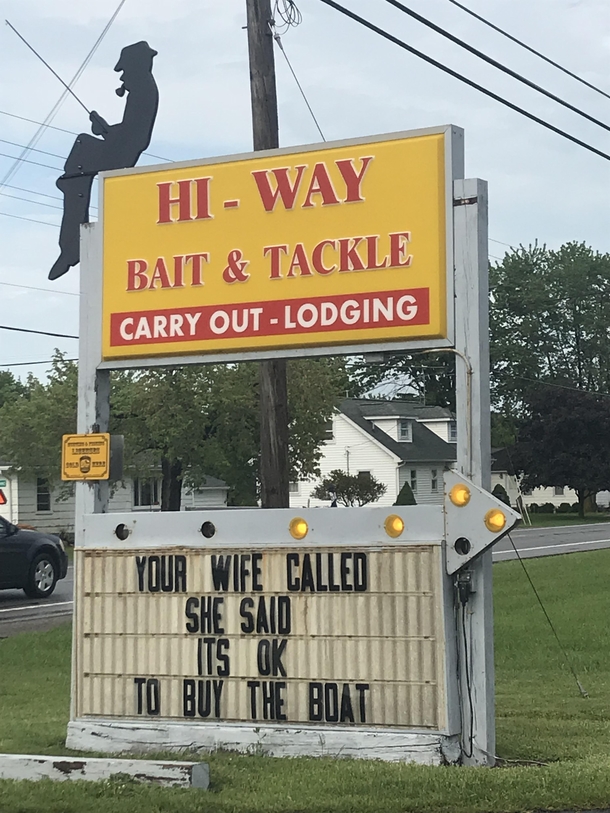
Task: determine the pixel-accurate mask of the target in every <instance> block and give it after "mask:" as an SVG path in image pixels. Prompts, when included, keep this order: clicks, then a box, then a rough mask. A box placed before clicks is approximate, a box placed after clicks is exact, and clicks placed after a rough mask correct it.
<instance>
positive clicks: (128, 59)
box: [114, 40, 158, 71]
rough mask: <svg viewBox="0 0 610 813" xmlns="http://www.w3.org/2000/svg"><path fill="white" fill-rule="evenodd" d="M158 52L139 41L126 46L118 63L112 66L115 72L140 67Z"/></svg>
mask: <svg viewBox="0 0 610 813" xmlns="http://www.w3.org/2000/svg"><path fill="white" fill-rule="evenodd" d="M157 54H158V51H155V50H154V48H151V47H150V45H149V44H148V43H147V42H145V41H144V40H141V41H140V42H134V44H133V45H126V46H125V47H124V48H123V50H122V51H121V56H120V57H119V61H118V62H117V63H116V65H115V66H114V69H115V71H126V70H129V68H131V67H134V66H135V65H141V64H142V62H146V61H147V60H149V59H152V57H154V56H157Z"/></svg>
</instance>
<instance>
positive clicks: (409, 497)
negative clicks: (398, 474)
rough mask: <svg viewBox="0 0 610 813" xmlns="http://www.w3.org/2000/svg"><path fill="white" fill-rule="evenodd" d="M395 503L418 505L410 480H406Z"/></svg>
mask: <svg viewBox="0 0 610 813" xmlns="http://www.w3.org/2000/svg"><path fill="white" fill-rule="evenodd" d="M394 505H417V500H416V499H415V495H414V494H413V490H412V488H411V486H410V485H409V483H408V482H406V481H405V484H404V486H403V487H402V488H401V489H400V492H399V493H398V497H396V502H395V503H394Z"/></svg>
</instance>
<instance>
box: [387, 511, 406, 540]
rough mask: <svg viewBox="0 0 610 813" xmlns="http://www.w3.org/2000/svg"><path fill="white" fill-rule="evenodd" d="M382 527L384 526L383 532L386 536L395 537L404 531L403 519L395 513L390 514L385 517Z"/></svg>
mask: <svg viewBox="0 0 610 813" xmlns="http://www.w3.org/2000/svg"><path fill="white" fill-rule="evenodd" d="M383 527H384V528H385V532H386V534H387V535H388V536H391V537H392V539H396V538H397V537H399V536H400V535H401V533H402V532H403V531H404V529H405V521H404V519H403V518H402V517H399V516H398V515H397V514H390V516H389V517H387V519H386V521H385V522H384V523H383Z"/></svg>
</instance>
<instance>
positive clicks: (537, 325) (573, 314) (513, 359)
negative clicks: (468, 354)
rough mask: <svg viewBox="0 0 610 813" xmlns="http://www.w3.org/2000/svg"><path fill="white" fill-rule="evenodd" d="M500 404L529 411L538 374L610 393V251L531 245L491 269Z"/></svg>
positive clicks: (494, 372)
mask: <svg viewBox="0 0 610 813" xmlns="http://www.w3.org/2000/svg"><path fill="white" fill-rule="evenodd" d="M490 291H491V307H490V329H491V381H492V396H493V403H494V406H495V409H496V410H497V411H500V412H501V413H502V414H503V415H504V416H505V417H510V416H518V415H520V414H521V413H522V412H523V411H524V394H525V392H526V391H527V390H528V388H529V387H530V385H531V383H532V381H546V382H554V383H560V384H568V385H570V386H575V387H577V388H579V389H584V390H592V391H595V392H610V332H609V331H608V325H610V255H609V254H601V253H599V252H595V251H593V249H592V248H589V247H588V246H586V245H584V243H566V244H565V245H563V246H561V248H560V249H559V250H557V251H552V250H550V249H547V248H546V247H545V246H539V245H537V244H536V245H533V246H529V247H528V248H524V247H523V246H521V247H519V248H518V249H513V250H512V251H510V252H508V253H507V254H506V255H505V257H504V259H503V260H502V262H501V263H498V264H496V265H495V266H493V267H492V268H491V271H490Z"/></svg>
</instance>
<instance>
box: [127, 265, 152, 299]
mask: <svg viewBox="0 0 610 813" xmlns="http://www.w3.org/2000/svg"><path fill="white" fill-rule="evenodd" d="M147 268H148V263H147V262H146V260H127V290H128V291H143V290H144V288H146V287H148V276H147V274H146V270H147Z"/></svg>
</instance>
